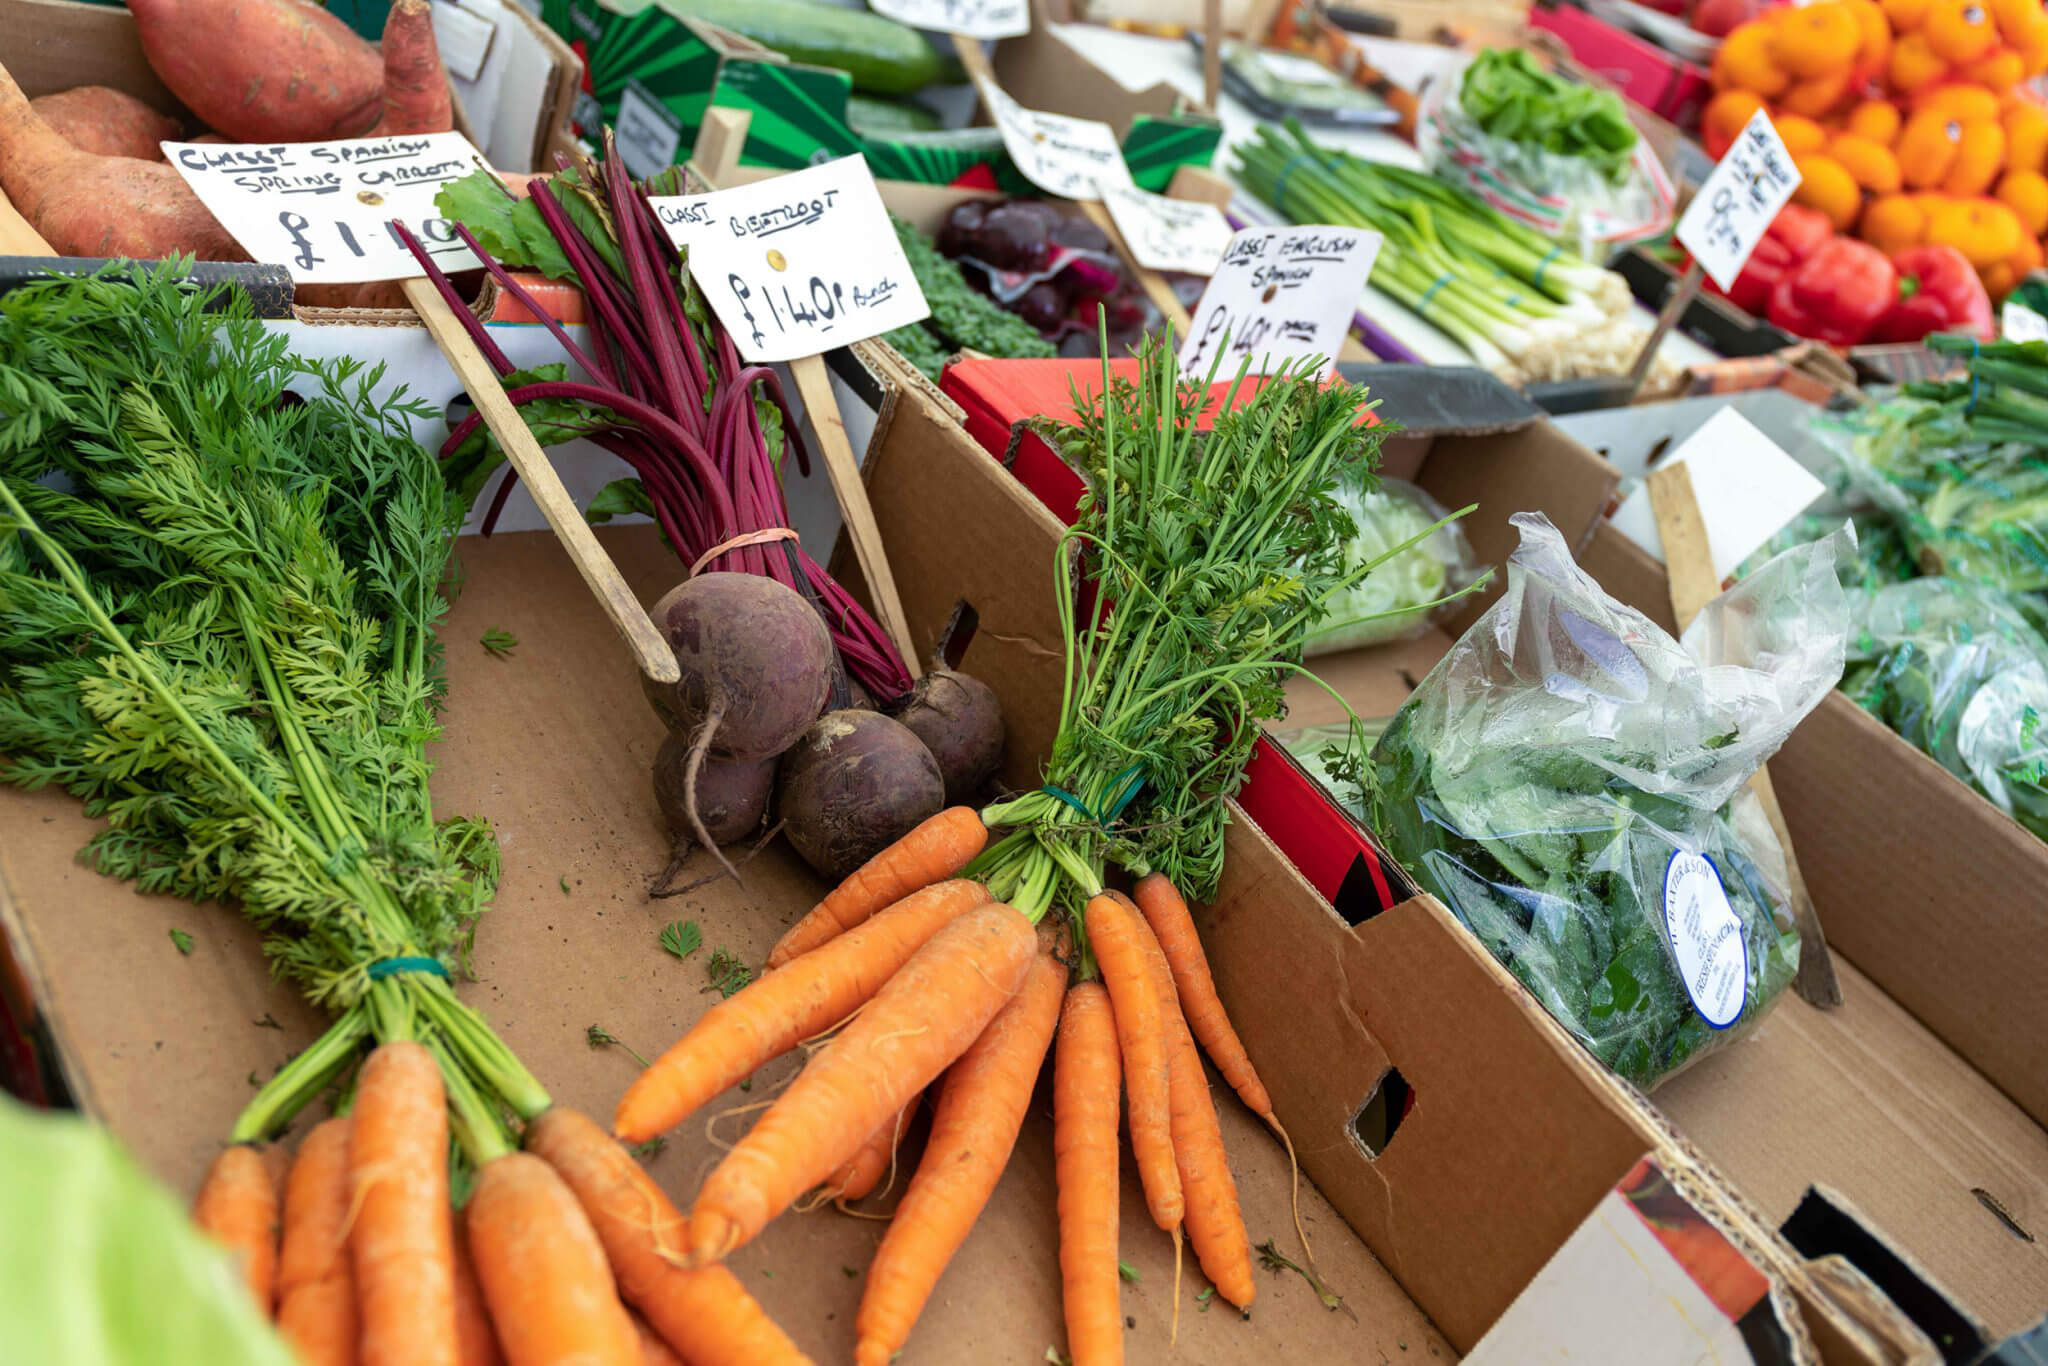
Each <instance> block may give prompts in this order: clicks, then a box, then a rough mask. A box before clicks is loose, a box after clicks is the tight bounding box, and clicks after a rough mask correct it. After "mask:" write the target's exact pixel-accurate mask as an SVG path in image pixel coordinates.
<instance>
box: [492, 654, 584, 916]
mask: <svg viewBox="0 0 2048 1366" xmlns="http://www.w3.org/2000/svg"><path fill="white" fill-rule="evenodd" d="M476 643H477V644H479V645H481V646H483V647H484V653H485V654H487V655H489V656H491V658H493V659H510V658H511V657H512V652H513V651H514V650H516V649H518V648H519V637H518V636H515V635H513V634H512V633H511V632H510V631H507V630H504V629H502V628H500V627H497V626H493V627H491V628H490V629H489V630H487V631H485V632H484V633H483V634H482V635H481V636H478V637H477V641H476ZM562 890H563V891H565V892H566V891H568V890H569V889H568V888H567V887H564V888H563V889H562Z"/></svg>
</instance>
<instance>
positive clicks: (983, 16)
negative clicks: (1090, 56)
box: [868, 0, 1031, 38]
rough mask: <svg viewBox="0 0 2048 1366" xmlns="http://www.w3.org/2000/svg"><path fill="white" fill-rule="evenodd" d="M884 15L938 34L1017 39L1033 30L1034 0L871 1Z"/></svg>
mask: <svg viewBox="0 0 2048 1366" xmlns="http://www.w3.org/2000/svg"><path fill="white" fill-rule="evenodd" d="M868 8H869V9H871V10H873V11H874V12H875V13H877V14H879V15H882V16H883V17H884V18H888V19H894V20H895V21H896V22H897V23H899V24H908V25H910V26H911V27H912V28H925V29H930V30H932V31H933V32H934V33H958V34H962V35H964V36H965V37H969V38H1014V37H1016V36H1017V35H1018V34H1020V33H1029V32H1031V5H1030V0H868Z"/></svg>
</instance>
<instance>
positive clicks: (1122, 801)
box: [1102, 764, 1145, 825]
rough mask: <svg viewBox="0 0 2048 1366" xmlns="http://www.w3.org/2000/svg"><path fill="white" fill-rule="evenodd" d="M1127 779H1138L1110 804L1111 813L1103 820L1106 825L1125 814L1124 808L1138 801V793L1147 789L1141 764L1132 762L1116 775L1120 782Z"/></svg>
mask: <svg viewBox="0 0 2048 1366" xmlns="http://www.w3.org/2000/svg"><path fill="white" fill-rule="evenodd" d="M1126 779H1136V781H1135V782H1132V783H1131V784H1130V785H1129V786H1128V787H1126V788H1124V792H1123V795H1122V796H1121V797H1118V798H1117V799H1116V801H1114V802H1112V803H1111V804H1110V808H1109V814H1108V815H1107V816H1105V817H1104V818H1103V821H1102V823H1103V824H1104V825H1109V824H1112V823H1113V822H1114V821H1115V820H1116V818H1117V817H1118V816H1121V815H1123V814H1124V808H1125V807H1127V806H1129V805H1130V804H1131V803H1132V802H1134V801H1136V800H1137V799H1138V794H1139V793H1140V792H1143V791H1144V790H1145V775H1144V773H1143V772H1142V771H1141V766H1140V765H1138V764H1132V765H1131V766H1130V767H1129V768H1127V769H1125V770H1124V771H1123V772H1121V773H1119V774H1117V775H1116V781H1117V782H1118V783H1123V782H1124V781H1125V780H1126Z"/></svg>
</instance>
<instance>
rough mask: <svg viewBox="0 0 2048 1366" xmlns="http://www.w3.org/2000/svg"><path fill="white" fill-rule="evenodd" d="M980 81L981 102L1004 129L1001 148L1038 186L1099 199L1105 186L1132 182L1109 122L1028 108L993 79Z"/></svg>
mask: <svg viewBox="0 0 2048 1366" xmlns="http://www.w3.org/2000/svg"><path fill="white" fill-rule="evenodd" d="M980 85H981V98H982V102H983V103H984V104H986V105H987V106H988V112H989V114H990V115H991V116H992V117H993V118H994V119H995V121H996V127H997V128H998V129H999V130H1001V132H1002V135H1003V150H1004V151H1006V152H1008V153H1009V154H1010V160H1011V161H1014V162H1016V163H1017V169H1018V170H1019V171H1022V172H1023V173H1024V178H1025V179H1026V180H1028V181H1030V182H1031V183H1032V184H1033V185H1036V186H1037V187H1038V188H1039V189H1041V190H1044V191H1046V192H1047V193H1049V194H1056V195H1059V196H1060V197H1061V198H1063V199H1100V198H1101V197H1102V192H1103V191H1104V190H1106V189H1110V188H1112V187H1114V186H1118V185H1128V184H1130V183H1131V170H1130V167H1128V166H1126V165H1124V152H1123V148H1121V147H1119V146H1117V144H1116V133H1115V131H1114V130H1112V129H1111V128H1110V126H1109V125H1108V124H1106V123H1097V122H1095V121H1094V120H1093V119H1070V118H1068V117H1067V116H1066V115H1065V114H1047V113H1043V112H1041V111H1039V110H1036V109H1026V108H1025V107H1024V106H1023V105H1021V104H1019V103H1017V102H1016V101H1015V100H1013V99H1011V98H1010V97H1009V96H1008V95H1006V94H1004V93H1003V91H1002V89H1001V87H999V86H997V85H996V83H995V82H993V81H987V80H984V81H982V82H980Z"/></svg>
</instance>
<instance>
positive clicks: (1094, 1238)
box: [1052, 982, 1180, 1366]
mask: <svg viewBox="0 0 2048 1366" xmlns="http://www.w3.org/2000/svg"><path fill="white" fill-rule="evenodd" d="M1122 1085H1123V1076H1122V1059H1121V1056H1120V1054H1119V1051H1118V1045H1117V1034H1116V1017H1115V1015H1114V1014H1113V1013H1112V1011H1111V1007H1110V1001H1109V993H1108V991H1106V990H1105V989H1104V988H1103V985H1102V983H1100V982H1082V983H1081V984H1079V985H1078V986H1076V987H1074V988H1073V989H1072V990H1070V991H1068V992H1067V999H1066V1002H1065V1004H1064V1005H1063V1006H1062V1007H1061V1009H1060V1025H1059V1042H1058V1045H1057V1047H1056V1048H1055V1050H1054V1054H1053V1069H1052V1150H1053V1171H1054V1176H1055V1179H1056V1181H1057V1183H1058V1187H1059V1225H1060V1286H1061V1294H1060V1303H1061V1307H1062V1310H1063V1312H1064V1314H1065V1317H1066V1323H1067V1355H1068V1356H1069V1357H1071V1358H1072V1359H1073V1362H1074V1366H1121V1363H1122V1361H1123V1359H1124V1319H1123V1306H1122V1303H1121V1294H1122V1290H1121V1280H1122V1278H1121V1276H1120V1275H1119V1273H1118V1271H1117V1245H1116V1239H1117V1202H1118V1194H1117V1168H1118V1163H1119V1160H1120V1159H1119V1155H1118V1152H1117V1120H1118V1115H1117V1110H1118V1104H1117V1102H1118V1097H1119V1094H1120V1091H1121V1087H1122ZM1179 1299H1180V1297H1179V1296H1178V1295H1176V1296H1175V1297H1174V1301H1175V1303H1176V1304H1178V1303H1179Z"/></svg>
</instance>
